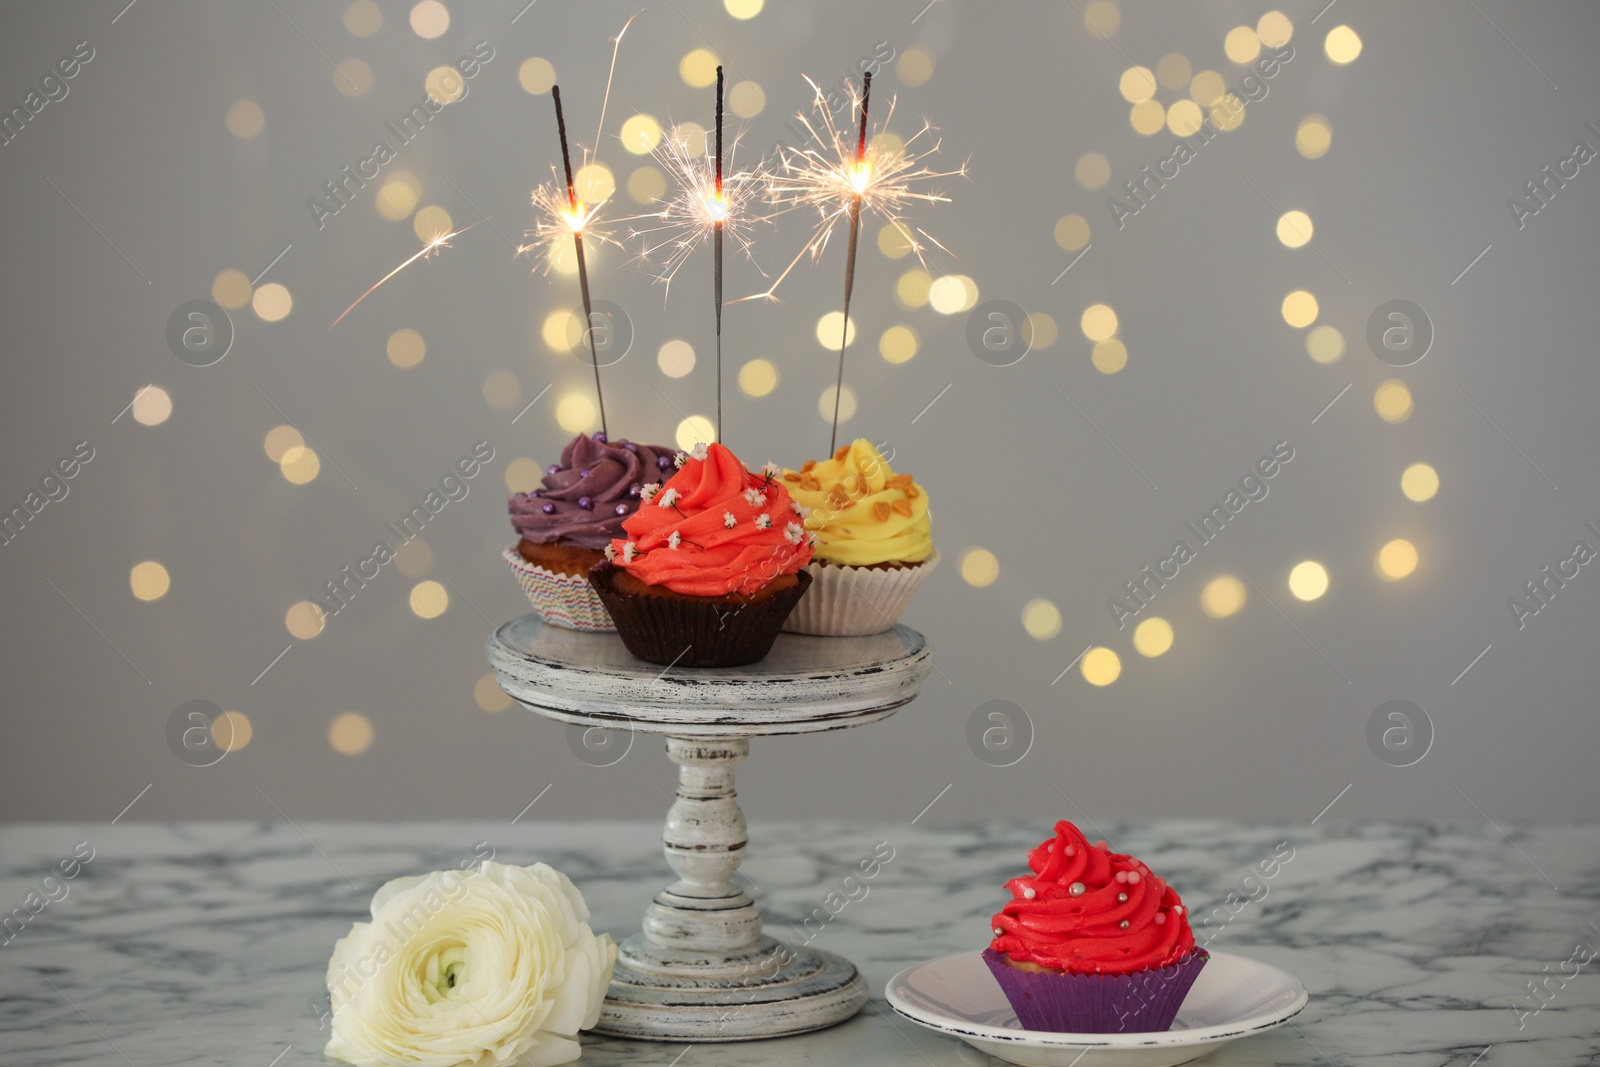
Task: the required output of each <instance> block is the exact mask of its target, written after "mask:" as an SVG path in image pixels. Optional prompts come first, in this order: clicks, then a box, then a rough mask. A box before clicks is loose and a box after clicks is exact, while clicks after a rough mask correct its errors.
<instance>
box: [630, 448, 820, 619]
mask: <svg viewBox="0 0 1600 1067" xmlns="http://www.w3.org/2000/svg"><path fill="white" fill-rule="evenodd" d="M777 473H778V472H777V468H775V467H773V468H767V469H766V470H765V471H764V472H763V473H761V474H752V473H750V471H748V470H747V469H745V465H744V464H743V463H740V462H739V460H738V459H737V458H735V456H734V454H733V453H732V452H730V451H728V450H727V449H726V448H724V447H723V446H722V445H719V444H712V445H707V446H705V447H704V450H703V451H702V449H700V448H696V449H695V452H694V454H693V455H690V456H687V457H685V458H684V463H683V466H682V468H680V469H679V471H678V472H677V473H676V474H674V475H673V476H672V478H671V480H669V481H668V482H667V483H666V484H665V485H663V486H660V487H659V488H658V487H655V486H646V487H645V491H644V503H643V505H642V506H641V507H640V508H639V510H638V511H637V512H635V513H634V514H633V515H631V516H629V517H628V518H627V519H626V520H624V521H623V524H622V527H623V530H624V532H625V533H626V537H625V538H619V539H617V540H614V541H612V542H611V545H610V547H609V548H608V549H607V551H606V556H607V557H608V558H609V559H611V561H612V562H613V563H615V564H616V565H617V566H618V567H621V568H622V569H623V570H625V571H627V572H628V573H629V574H632V575H633V576H634V577H636V578H638V579H639V580H640V581H642V582H644V583H645V584H646V585H662V586H666V587H667V588H668V589H670V590H672V591H673V592H674V593H685V594H688V595H689V596H721V595H723V594H725V593H741V594H744V595H746V596H748V595H750V594H752V593H754V592H756V591H757V590H759V589H761V588H763V587H764V586H766V585H767V584H768V583H769V582H771V581H772V580H773V579H774V578H776V577H777V576H778V575H780V574H793V573H794V572H796V571H798V570H799V569H800V568H801V567H804V566H805V565H806V564H807V563H809V562H810V561H811V545H812V541H813V540H814V539H813V537H812V536H811V535H810V534H808V533H807V532H806V530H805V527H804V526H802V525H801V522H800V520H801V515H800V512H799V511H798V510H797V509H796V508H795V505H794V501H792V500H791V499H790V498H789V494H788V493H787V492H785V491H784V488H783V482H782V481H780V480H779V479H778V477H777Z"/></svg>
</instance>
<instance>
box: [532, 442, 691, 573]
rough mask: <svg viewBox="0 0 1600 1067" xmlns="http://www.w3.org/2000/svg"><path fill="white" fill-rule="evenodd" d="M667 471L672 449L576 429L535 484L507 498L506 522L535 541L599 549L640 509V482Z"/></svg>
mask: <svg viewBox="0 0 1600 1067" xmlns="http://www.w3.org/2000/svg"><path fill="white" fill-rule="evenodd" d="M671 470H672V450H671V449H667V448H661V447H659V446H654V445H641V444H635V443H634V442H632V441H615V442H612V441H608V440H606V435H605V434H595V435H594V436H593V437H590V436H589V435H588V434H586V433H580V434H579V435H578V436H576V437H574V438H573V439H572V440H571V441H570V442H568V443H567V447H566V448H563V449H562V450H561V462H560V463H553V464H551V465H550V467H549V468H547V469H546V470H545V475H544V478H543V479H542V480H541V483H542V484H541V486H540V488H538V489H535V490H534V491H533V492H532V493H518V494H517V495H516V496H514V497H512V498H511V525H512V526H514V527H516V530H517V533H518V534H520V535H522V536H523V537H525V538H527V539H528V540H529V541H532V542H534V543H536V544H549V543H550V542H552V541H555V542H557V543H559V544H562V545H570V546H572V547H574V548H592V549H594V550H596V551H599V550H600V549H603V548H605V546H606V545H607V544H609V543H610V542H611V539H612V538H613V537H620V536H622V520H623V519H625V518H627V517H628V516H629V515H631V514H633V513H634V512H635V511H637V510H638V509H639V494H640V492H641V491H642V489H643V487H644V485H645V484H646V483H648V482H657V481H660V480H661V479H663V478H665V477H667V476H668V472H670V471H671Z"/></svg>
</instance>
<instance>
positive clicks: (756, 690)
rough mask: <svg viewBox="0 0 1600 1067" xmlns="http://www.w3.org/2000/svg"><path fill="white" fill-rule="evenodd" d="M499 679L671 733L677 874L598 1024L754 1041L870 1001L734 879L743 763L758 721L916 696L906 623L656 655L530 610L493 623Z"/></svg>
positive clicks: (916, 642)
mask: <svg viewBox="0 0 1600 1067" xmlns="http://www.w3.org/2000/svg"><path fill="white" fill-rule="evenodd" d="M488 656H489V662H490V663H491V664H492V665H493V666H494V668H495V671H496V673H497V674H498V675H499V677H500V685H501V687H502V688H503V689H505V691H506V692H507V693H509V694H511V696H513V697H515V698H516V699H517V700H518V701H519V702H520V703H521V704H522V705H523V706H524V707H527V708H529V709H530V710H532V711H535V712H537V713H538V714H540V715H544V716H546V717H548V718H552V719H557V720H559V721H562V722H570V723H579V724H581V725H585V726H605V727H619V726H621V727H626V728H629V729H633V730H639V731H644V732H649V733H658V734H665V735H667V736H666V747H667V756H668V757H669V758H670V759H671V760H672V761H673V762H674V763H676V764H677V765H678V792H677V797H676V799H674V801H673V803H672V807H671V808H670V809H669V810H668V812H667V821H666V828H665V830H664V831H663V833H662V847H663V849H664V850H665V852H666V856H667V863H668V864H669V865H670V866H671V867H672V869H673V871H674V872H675V873H676V874H677V875H678V880H677V881H676V882H674V883H673V884H672V885H670V886H668V887H667V888H665V889H663V890H662V891H661V892H659V893H657V894H656V896H655V899H654V900H653V901H652V902H651V903H650V906H649V907H648V908H647V909H645V915H644V923H643V932H641V933H639V934H637V935H635V936H634V937H631V938H629V939H628V940H627V941H625V942H624V943H623V944H622V946H621V948H620V951H619V953H618V960H617V969H616V974H615V976H614V977H613V979H612V983H611V990H610V993H609V994H608V995H607V997H606V1003H605V1006H604V1008H603V1009H602V1011H601V1015H600V1025H599V1030H600V1031H601V1032H603V1033H610V1034H616V1035H619V1036H624V1037H635V1038H645V1039H649V1040H656V1041H685V1040H687V1041H695V1042H702V1041H745V1040H751V1039H755V1038H766V1037H780V1036H784V1035H787V1034H798V1033H804V1032H805V1031H808V1030H817V1029H821V1028H822V1027H825V1026H831V1025H833V1024H834V1023H837V1022H842V1021H843V1020H845V1019H848V1018H849V1017H850V1016H852V1015H854V1014H855V1013H856V1012H858V1011H860V1010H861V1008H862V1006H863V1005H865V1004H866V1002H867V988H866V983H865V982H864V981H863V980H862V978H861V975H860V973H859V972H858V971H857V970H856V967H855V965H854V964H852V963H850V962H849V961H848V960H845V959H841V958H840V957H838V956H835V955H833V954H832V953H827V952H821V951H817V950H814V949H810V948H804V947H802V948H797V949H794V948H789V947H787V946H785V945H782V944H780V943H779V942H778V941H777V940H776V939H774V938H772V937H769V936H767V935H764V934H762V932H761V914H760V912H759V910H758V909H757V908H756V906H755V903H754V902H753V901H752V900H751V899H750V897H749V896H748V895H746V894H745V892H744V891H743V890H742V889H740V888H739V887H738V886H736V885H734V884H733V881H732V879H733V876H734V873H735V872H736V871H737V870H738V869H739V863H740V861H741V860H742V859H743V858H744V851H745V846H746V844H747V843H748V833H747V831H746V827H745V819H744V813H743V812H742V811H741V810H740V809H739V803H738V801H737V799H736V798H735V793H734V778H733V768H734V765H735V764H736V763H738V762H739V761H740V760H742V759H744V758H745V756H746V755H747V754H748V753H749V751H750V738H751V737H753V736H756V735H760V734H798V733H814V732H817V731H821V730H835V729H841V728H844V727H848V726H859V725H862V724H864V723H869V722H876V721H877V720H879V719H883V718H886V717H888V716H889V715H892V714H894V712H895V710H896V709H897V708H899V707H900V706H901V705H903V704H906V703H908V702H910V701H911V700H912V699H913V698H915V696H916V695H917V687H918V686H919V685H920V683H921V681H922V679H923V677H924V676H925V675H926V674H927V673H928V671H929V669H930V668H931V666H932V661H931V658H930V653H929V651H928V647H927V642H926V641H924V640H923V637H922V635H921V634H919V633H917V632H916V631H915V630H910V629H907V628H906V627H903V626H897V627H895V628H894V629H892V630H889V631H886V632H884V633H881V634H874V635H871V636H869V637H854V638H828V637H809V636H804V635H799V634H782V635H780V636H779V637H778V641H777V643H776V644H775V645H774V646H773V650H772V652H771V653H770V654H769V655H768V656H767V657H766V658H765V659H763V660H761V661H760V662H758V663H753V664H749V665H747V666H743V667H729V668H720V669H708V668H688V669H681V670H680V669H674V668H671V667H669V668H666V669H662V668H660V667H657V666H655V665H653V664H649V663H645V662H644V661H642V660H639V659H636V658H635V657H633V656H632V655H630V654H629V653H628V652H627V650H626V649H624V648H623V646H622V641H621V639H619V638H618V637H617V636H616V635H615V634H585V633H577V632H574V631H571V630H564V629H560V628H558V627H553V626H548V625H546V624H545V623H543V622H541V621H540V620H539V619H538V618H536V617H535V616H532V615H529V616H525V617H523V618H521V619H517V620H514V621H512V622H509V623H506V624H505V625H504V626H502V627H500V628H499V629H498V630H496V631H495V633H494V634H493V635H492V636H491V637H490V638H489V644H488Z"/></svg>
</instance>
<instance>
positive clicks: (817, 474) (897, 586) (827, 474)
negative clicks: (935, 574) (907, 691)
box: [783, 437, 939, 637]
mask: <svg viewBox="0 0 1600 1067" xmlns="http://www.w3.org/2000/svg"><path fill="white" fill-rule="evenodd" d="M783 484H784V488H785V489H787V490H789V495H790V496H791V497H793V498H794V502H795V504H796V505H798V506H799V507H800V508H803V509H804V514H805V527H806V529H807V530H809V531H811V532H812V533H814V534H816V535H817V544H816V549H815V550H814V553H813V558H812V561H811V563H810V565H809V566H808V567H807V568H806V569H807V570H808V571H810V573H811V577H812V583H811V588H810V589H809V590H808V591H807V592H806V595H805V596H804V597H802V598H801V599H800V604H799V606H798V607H796V608H795V610H794V611H793V612H792V613H791V614H790V615H789V618H788V621H787V622H786V623H785V624H784V629H786V630H789V631H792V632H794V633H803V634H822V635H824V636H828V637H855V636H860V635H862V634H875V633H881V632H882V631H884V630H887V629H889V628H890V627H891V626H893V625H894V624H895V622H896V621H897V620H898V619H899V618H900V613H901V612H902V611H904V610H905V607H906V605H907V604H908V603H910V601H911V597H912V594H914V593H915V592H916V591H917V587H918V586H920V585H921V584H922V582H923V580H924V579H926V578H927V576H928V574H929V573H930V572H932V570H933V568H934V567H935V566H936V565H937V564H938V562H939V553H938V552H937V551H936V550H935V549H934V547H933V527H932V523H931V521H930V520H929V518H928V494H927V493H926V492H924V491H923V488H922V486H920V485H918V484H917V483H916V482H915V481H913V480H912V478H911V475H909V474H896V473H894V471H892V470H890V469H889V461H888V460H887V459H885V458H884V456H883V453H881V452H879V451H878V450H877V449H876V448H875V447H873V445H872V442H870V441H868V440H867V439H866V438H864V437H863V438H858V439H857V440H856V441H855V442H853V443H852V444H849V445H846V446H844V447H843V448H841V449H839V451H837V452H835V453H834V455H833V458H832V459H827V460H822V461H821V462H817V461H815V460H812V461H808V462H807V463H806V464H805V465H804V466H802V467H801V468H800V469H799V470H797V471H792V470H786V471H784V472H783Z"/></svg>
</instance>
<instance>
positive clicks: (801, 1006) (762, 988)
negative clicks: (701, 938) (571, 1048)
mask: <svg viewBox="0 0 1600 1067" xmlns="http://www.w3.org/2000/svg"><path fill="white" fill-rule="evenodd" d="M658 964H664V965H665V966H664V967H657V966H655V965H658ZM719 972H720V973H719ZM866 1002H867V987H866V983H865V982H863V981H862V979H861V975H860V973H859V972H858V971H857V970H856V966H855V964H853V963H851V962H850V961H849V960H847V959H843V958H841V957H839V956H835V955H833V953H831V952H818V951H816V950H815V949H809V948H800V949H791V948H789V947H787V946H785V945H781V944H779V943H778V942H777V941H775V940H773V939H772V938H770V937H762V938H760V940H759V941H758V942H757V944H756V945H755V946H754V947H753V948H751V949H750V950H748V951H746V952H742V953H740V954H738V955H728V956H716V957H711V956H705V955H694V954H684V955H681V956H676V957H665V954H664V953H663V951H662V950H661V949H660V948H659V947H658V946H656V945H655V944H653V943H652V942H651V941H650V940H649V939H648V938H646V937H645V936H644V935H643V934H638V935H635V936H633V937H630V938H629V939H628V940H627V941H626V942H624V943H623V945H622V947H621V950H620V951H619V952H618V955H617V969H616V971H615V972H614V973H613V975H612V978H611V991H610V992H609V993H608V994H607V995H606V1002H605V1006H604V1007H603V1008H601V1011H600V1024H599V1025H598V1026H597V1027H596V1028H595V1029H596V1031H597V1032H598V1033H603V1034H612V1035H615V1036H617V1037H632V1038H644V1039H647V1040H651V1041H693V1042H695V1043H700V1042H705V1041H750V1040H754V1039H756V1038H764V1037H787V1036H789V1035H790V1034H803V1033H805V1032H806V1031H808V1030H820V1029H822V1028H823V1027H825V1026H832V1025H833V1024H834V1023H841V1022H844V1020H846V1019H848V1018H850V1017H851V1016H852V1015H854V1014H855V1013H856V1012H858V1011H860V1010H861V1009H862V1007H863V1006H864V1005H865V1004H866Z"/></svg>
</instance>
